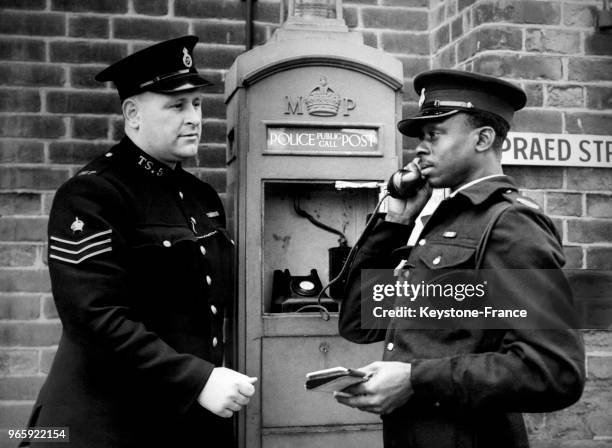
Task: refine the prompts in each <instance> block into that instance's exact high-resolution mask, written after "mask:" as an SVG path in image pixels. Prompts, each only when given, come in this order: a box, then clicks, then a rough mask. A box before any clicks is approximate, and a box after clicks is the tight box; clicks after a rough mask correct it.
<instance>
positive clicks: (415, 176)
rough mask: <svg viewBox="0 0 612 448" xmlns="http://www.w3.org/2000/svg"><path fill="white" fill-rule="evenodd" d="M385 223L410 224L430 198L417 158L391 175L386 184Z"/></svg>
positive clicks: (428, 186) (429, 191) (429, 190)
mask: <svg viewBox="0 0 612 448" xmlns="http://www.w3.org/2000/svg"><path fill="white" fill-rule="evenodd" d="M387 191H388V193H389V196H390V198H389V200H388V202H387V218H386V220H387V221H392V222H397V223H403V224H410V223H412V222H414V220H415V219H416V218H417V216H419V213H421V210H423V208H424V207H425V204H427V201H429V198H430V197H431V193H432V188H431V186H430V185H429V183H428V182H427V179H426V178H425V177H424V176H423V175H422V173H421V166H420V159H419V158H418V157H417V158H415V159H414V160H412V162H410V163H409V164H408V165H406V166H405V167H404V168H403V169H401V170H398V171H396V172H395V173H393V175H392V176H391V178H390V179H389V182H388V183H387Z"/></svg>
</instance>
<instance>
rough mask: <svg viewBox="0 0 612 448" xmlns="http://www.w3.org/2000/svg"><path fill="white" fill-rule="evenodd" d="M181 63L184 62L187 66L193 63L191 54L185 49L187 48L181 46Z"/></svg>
mask: <svg viewBox="0 0 612 448" xmlns="http://www.w3.org/2000/svg"><path fill="white" fill-rule="evenodd" d="M183 64H185V67H187V68H191V66H192V65H193V60H192V59H191V55H190V54H189V52H188V51H187V48H185V47H183Z"/></svg>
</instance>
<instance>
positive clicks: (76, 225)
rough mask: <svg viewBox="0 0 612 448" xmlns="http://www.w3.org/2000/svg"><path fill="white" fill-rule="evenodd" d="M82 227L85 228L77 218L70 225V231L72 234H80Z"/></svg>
mask: <svg viewBox="0 0 612 448" xmlns="http://www.w3.org/2000/svg"><path fill="white" fill-rule="evenodd" d="M83 227H85V223H84V222H83V221H81V220H80V219H79V217H78V216H77V217H76V218H74V222H73V223H72V224H71V225H70V230H72V231H73V232H74V233H77V232H82V231H83Z"/></svg>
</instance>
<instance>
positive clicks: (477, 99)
mask: <svg viewBox="0 0 612 448" xmlns="http://www.w3.org/2000/svg"><path fill="white" fill-rule="evenodd" d="M414 90H415V91H416V92H417V93H418V94H419V95H420V99H419V112H418V113H417V114H416V116H414V117H411V118H407V119H405V120H402V121H400V122H399V123H398V124H397V128H398V129H399V131H400V132H401V133H402V134H405V135H408V136H410V137H418V136H419V135H420V132H421V128H422V126H423V125H424V124H425V123H426V122H427V121H428V120H443V119H446V117H449V116H451V115H453V114H456V113H457V112H468V113H469V112H475V111H482V112H488V113H490V114H493V115H496V116H498V117H500V118H502V119H503V120H505V121H506V123H508V125H510V123H511V122H512V117H513V116H514V112H516V111H517V110H519V109H522V108H523V107H524V106H525V103H526V101H527V97H526V95H525V92H523V90H522V89H520V88H519V87H517V86H515V85H514V84H511V83H509V82H506V81H503V80H501V79H497V78H494V77H492V76H486V75H481V74H479V73H471V72H464V71H460V70H430V71H427V72H423V73H420V74H419V75H417V76H416V77H415V78H414Z"/></svg>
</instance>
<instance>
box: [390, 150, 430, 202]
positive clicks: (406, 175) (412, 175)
mask: <svg viewBox="0 0 612 448" xmlns="http://www.w3.org/2000/svg"><path fill="white" fill-rule="evenodd" d="M412 163H414V164H415V165H416V166H417V167H418V168H419V169H420V159H419V158H418V157H417V158H415V159H414V160H413V161H412ZM425 182H427V180H426V179H425V178H424V177H422V176H421V175H420V174H419V173H418V172H415V171H413V170H407V169H404V168H402V169H400V170H397V171H396V172H395V173H393V174H392V175H391V177H390V178H389V181H388V182H387V192H388V193H389V196H391V197H392V198H396V199H408V198H410V197H412V196H414V195H416V194H417V192H418V191H419V190H420V189H421V188H422V187H423V186H424V185H425Z"/></svg>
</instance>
